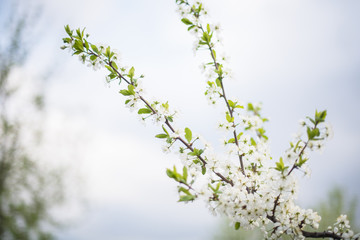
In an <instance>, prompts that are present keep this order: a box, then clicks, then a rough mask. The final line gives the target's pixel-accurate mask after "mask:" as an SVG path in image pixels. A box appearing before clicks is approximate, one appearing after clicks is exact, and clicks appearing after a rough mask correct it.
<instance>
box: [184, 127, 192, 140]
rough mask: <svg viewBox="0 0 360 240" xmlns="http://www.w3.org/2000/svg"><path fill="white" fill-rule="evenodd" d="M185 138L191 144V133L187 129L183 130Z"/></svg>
mask: <svg viewBox="0 0 360 240" xmlns="http://www.w3.org/2000/svg"><path fill="white" fill-rule="evenodd" d="M185 138H186V140H187V141H188V142H191V139H192V132H191V130H190V129H189V128H185Z"/></svg>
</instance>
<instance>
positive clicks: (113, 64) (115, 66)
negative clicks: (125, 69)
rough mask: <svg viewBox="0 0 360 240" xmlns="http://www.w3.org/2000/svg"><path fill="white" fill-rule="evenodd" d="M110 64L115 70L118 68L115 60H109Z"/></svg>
mask: <svg viewBox="0 0 360 240" xmlns="http://www.w3.org/2000/svg"><path fill="white" fill-rule="evenodd" d="M110 64H111V66H113V67H114V68H115V69H116V70H118V69H119V68H118V66H117V65H116V63H115V62H110Z"/></svg>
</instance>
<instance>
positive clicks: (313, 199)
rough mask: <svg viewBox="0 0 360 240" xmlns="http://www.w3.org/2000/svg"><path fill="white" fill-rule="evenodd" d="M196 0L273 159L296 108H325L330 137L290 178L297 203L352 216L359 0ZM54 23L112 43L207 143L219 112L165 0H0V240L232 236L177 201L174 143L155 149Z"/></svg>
mask: <svg viewBox="0 0 360 240" xmlns="http://www.w3.org/2000/svg"><path fill="white" fill-rule="evenodd" d="M205 4H206V6H207V8H208V10H209V13H210V18H211V19H212V20H213V22H214V23H220V24H221V26H222V32H221V34H222V38H223V46H221V48H222V49H223V50H224V51H225V53H226V56H228V57H229V62H228V67H230V68H231V69H232V79H230V80H228V81H227V82H226V87H227V91H228V93H227V94H228V95H229V96H235V97H237V98H239V99H240V100H243V101H246V102H247V101H252V102H262V103H263V115H264V116H267V117H268V118H269V119H270V122H269V123H267V125H266V127H267V131H268V136H269V138H270V145H271V152H272V156H273V157H274V158H275V159H277V158H278V157H279V156H280V155H281V154H282V152H283V151H284V150H285V149H287V148H288V146H289V145H288V144H289V141H290V140H291V138H292V134H293V133H295V132H297V130H298V121H299V119H303V118H305V116H311V115H313V114H314V112H315V109H318V110H323V109H327V110H328V117H327V119H328V121H329V122H330V123H331V124H332V126H333V129H334V137H333V139H332V140H330V141H329V142H328V143H327V144H326V147H325V150H324V151H323V153H316V152H315V153H313V154H312V155H311V156H312V158H311V162H310V166H311V168H312V177H311V178H310V179H304V178H302V177H301V174H299V177H300V178H301V179H300V182H301V184H300V191H299V198H298V203H299V204H300V205H301V206H303V207H314V208H315V209H316V210H318V211H320V212H322V213H323V214H325V216H329V217H325V219H330V218H336V217H335V215H337V214H338V212H348V213H349V214H350V215H351V217H352V219H356V218H357V219H359V218H360V211H359V208H357V207H356V205H357V204H358V203H359V200H358V199H359V197H360V188H359V186H358V184H359V182H360V174H359V170H360V161H359V156H360V143H359V136H360V126H359V122H360V113H359V107H358V105H359V103H360V94H359V92H360V68H359V64H360V46H359V43H360V27H359V23H360V15H359V14H358V13H359V10H360V2H359V1H355V0H345V1H335V0H330V1H329V0H327V1H324V0H319V1H310V0H305V1H304V0H303V1H300V0H296V1H286V0H274V1H271V2H262V1H245V0H241V1H235V0H224V1H215V0H207V1H206V2H205ZM66 24H69V25H70V26H71V27H72V28H78V27H80V28H83V27H86V31H87V32H88V33H89V34H90V40H91V41H92V42H93V43H103V44H107V45H111V46H112V47H113V48H116V49H118V50H119V51H120V57H121V63H122V64H123V65H124V66H128V67H131V66H134V67H135V69H136V73H137V74H139V75H140V74H144V75H145V79H144V81H143V83H144V87H145V89H146V96H148V97H149V98H152V97H156V98H158V99H161V100H169V103H170V105H171V106H172V107H174V108H176V109H178V110H180V111H181V115H180V118H179V119H178V121H177V126H179V127H190V128H191V129H192V130H193V132H196V133H199V134H201V135H203V136H204V137H205V138H206V139H208V140H209V141H210V142H211V143H212V144H213V145H214V146H216V145H219V144H220V138H221V133H220V132H218V131H217V130H216V124H217V123H218V121H220V120H221V117H222V115H221V111H222V109H223V108H222V106H221V105H219V106H217V107H215V108H214V107H212V106H209V105H208V104H207V101H206V99H205V97H204V96H203V92H204V91H205V78H204V76H203V75H202V74H201V71H200V68H199V66H200V64H201V63H202V62H204V61H206V59H205V58H204V57H205V55H203V54H202V53H201V52H200V53H197V54H196V56H195V54H194V52H193V51H192V45H193V41H194V39H193V36H191V35H190V34H189V33H187V31H186V26H184V24H183V23H181V21H180V18H179V16H178V15H177V13H176V5H175V1H167V0H157V1H146V0H134V1H124V0H118V1H115V0H103V1H95V0H87V1H86V0H72V1H70V0H62V1H56V0H54V1H45V0H31V1H29V0H27V1H26V0H0V101H1V103H0V104H1V106H0V107H1V109H0V114H1V116H0V117H1V130H0V133H1V135H0V136H1V142H0V148H1V149H0V157H1V159H0V161H1V162H0V236H1V238H2V239H52V238H55V239H60V240H72V239H74V240H75V239H76V240H82V239H86V240H89V239H90V240H91V239H110V240H111V239H129V240H130V239H131V240H140V239H239V235H236V234H239V233H236V234H235V235H234V234H233V233H232V232H231V228H232V227H231V226H230V227H228V224H227V223H226V221H225V220H223V219H220V218H219V217H214V216H212V215H211V214H210V213H209V212H208V211H207V209H206V208H205V206H204V204H203V202H201V201H199V202H195V203H191V204H182V203H178V202H177V200H178V195H177V189H176V184H175V183H174V182H173V181H171V180H170V179H168V177H167V176H166V173H165V169H166V168H169V167H171V166H173V165H174V164H178V163H179V160H178V159H177V157H176V155H172V154H168V155H165V154H164V153H162V152H161V142H160V141H158V140H156V139H155V138H154V135H155V134H157V133H158V131H159V128H158V127H156V126H152V125H151V124H150V123H149V124H147V126H146V127H144V126H143V125H142V124H141V123H140V122H139V121H138V120H137V116H136V114H135V113H129V112H128V109H126V108H125V107H124V99H123V97H122V96H121V95H120V94H118V90H119V87H118V86H117V85H116V84H114V85H111V86H110V87H109V85H108V84H106V83H105V72H106V71H103V70H99V71H96V72H94V71H93V70H92V69H90V68H87V67H86V66H84V65H82V64H81V63H80V62H79V61H78V59H77V57H72V56H71V54H70V53H68V52H67V51H61V50H60V46H61V45H62V38H63V37H65V31H64V28H63V27H64V25H66ZM194 56H195V57H194ZM334 199H335V200H334ZM335 209H336V211H335ZM326 214H328V215H326ZM334 220H335V219H334ZM330 223H331V221H330ZM330 223H329V224H330ZM354 226H359V221H357V222H355V223H354ZM241 234H250V235H246V236H247V239H259V236H258V235H256V233H241ZM242 236H245V235H242Z"/></svg>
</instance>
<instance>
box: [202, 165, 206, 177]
mask: <svg viewBox="0 0 360 240" xmlns="http://www.w3.org/2000/svg"><path fill="white" fill-rule="evenodd" d="M201 173H202V175H205V173H206V167H204V166H202V167H201Z"/></svg>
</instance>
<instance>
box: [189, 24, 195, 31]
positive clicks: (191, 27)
mask: <svg viewBox="0 0 360 240" xmlns="http://www.w3.org/2000/svg"><path fill="white" fill-rule="evenodd" d="M194 27H196V26H195V25H192V26H190V27H188V29H187V30H188V31H190V30H191V29H193V28H194Z"/></svg>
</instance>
